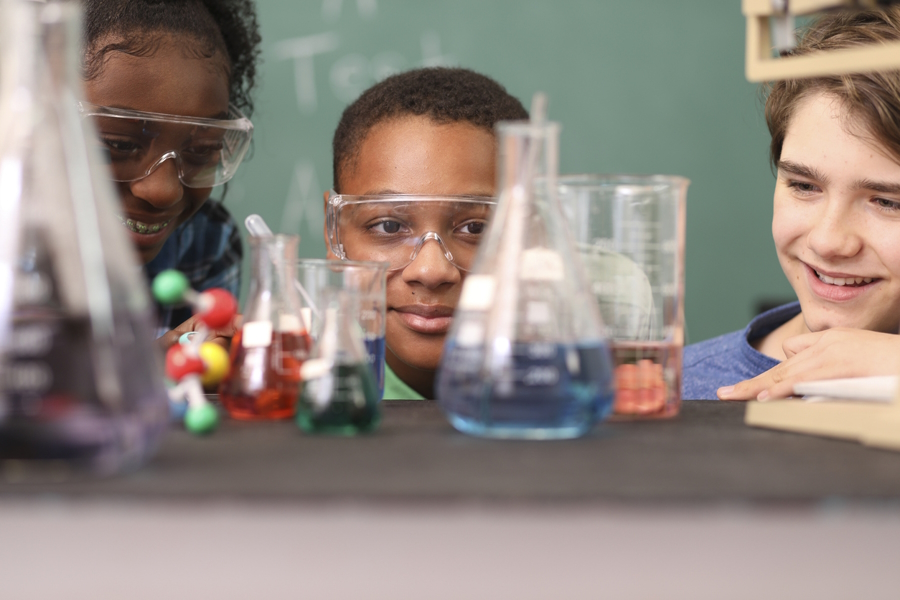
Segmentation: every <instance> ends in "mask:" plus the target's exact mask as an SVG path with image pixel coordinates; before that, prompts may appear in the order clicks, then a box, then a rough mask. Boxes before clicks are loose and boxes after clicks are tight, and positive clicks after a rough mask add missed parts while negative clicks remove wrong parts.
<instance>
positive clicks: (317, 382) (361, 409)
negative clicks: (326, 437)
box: [297, 363, 381, 435]
mask: <svg viewBox="0 0 900 600" xmlns="http://www.w3.org/2000/svg"><path fill="white" fill-rule="evenodd" d="M378 400H379V393H378V386H377V384H376V383H375V378H374V377H373V375H372V369H371V368H370V367H369V365H367V364H365V363H359V364H355V365H336V366H335V367H334V368H333V369H332V370H331V372H330V373H329V374H328V375H326V376H324V377H320V378H317V379H312V380H310V381H306V382H304V383H303V390H302V391H301V392H300V400H299V402H298V403H297V425H299V426H300V429H302V430H304V431H307V432H310V433H329V434H336V435H356V434H357V433H364V432H368V431H372V430H373V429H375V428H376V427H377V426H378V423H379V421H380V420H381V413H380V411H379V410H378Z"/></svg>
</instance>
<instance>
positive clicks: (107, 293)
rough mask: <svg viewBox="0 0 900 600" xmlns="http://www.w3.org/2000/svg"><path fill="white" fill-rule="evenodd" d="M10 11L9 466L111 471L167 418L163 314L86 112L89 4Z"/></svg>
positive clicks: (4, 417)
mask: <svg viewBox="0 0 900 600" xmlns="http://www.w3.org/2000/svg"><path fill="white" fill-rule="evenodd" d="M2 10H3V13H2V18H0V27H2V28H3V31H2V35H0V39H2V42H3V49H2V52H0V57H2V61H3V62H2V66H0V76H2V78H3V79H2V85H0V462H5V463H6V465H7V467H8V469H7V471H8V472H22V473H23V474H24V475H25V476H28V475H29V474H30V473H38V474H40V473H41V472H42V470H43V469H47V468H49V469H51V470H52V476H53V477H57V476H65V474H66V473H67V472H69V471H71V470H73V469H77V470H82V469H83V470H88V471H92V472H97V473H110V472H114V471H117V470H120V469H123V468H129V467H133V466H135V465H137V464H139V463H140V462H141V461H142V460H144V459H145V458H147V457H148V456H149V454H150V453H151V451H152V450H153V449H154V448H155V446H156V444H157V442H158V440H159V438H160V436H161V434H162V433H163V432H164V431H165V426H166V424H167V421H168V403H167V399H166V392H165V387H164V385H163V376H162V365H161V361H160V358H159V357H158V356H157V349H156V347H155V344H154V343H153V337H152V328H151V322H152V313H151V305H150V303H149V300H148V296H147V291H146V285H145V284H144V283H143V281H142V279H141V277H140V268H139V266H138V261H137V256H136V255H135V253H134V250H133V248H132V247H131V244H130V242H129V240H128V239H127V237H126V234H125V232H124V230H123V229H122V227H121V226H120V225H119V224H117V223H116V221H115V214H116V206H117V204H118V200H117V198H116V197H115V192H114V190H113V188H112V185H111V184H110V182H109V175H108V173H107V171H106V169H105V168H104V167H103V166H102V164H100V161H99V157H98V156H95V147H96V142H95V141H94V140H95V139H96V137H95V136H96V134H95V133H94V132H93V131H92V130H91V127H90V124H89V123H88V122H86V121H83V120H82V118H81V117H80V116H79V112H78V98H77V97H76V90H78V89H79V88H80V86H81V81H80V75H79V57H80V55H81V52H80V44H81V19H80V3H79V2H75V1H60V2H33V1H28V0H6V1H5V2H4V3H3V5H2Z"/></svg>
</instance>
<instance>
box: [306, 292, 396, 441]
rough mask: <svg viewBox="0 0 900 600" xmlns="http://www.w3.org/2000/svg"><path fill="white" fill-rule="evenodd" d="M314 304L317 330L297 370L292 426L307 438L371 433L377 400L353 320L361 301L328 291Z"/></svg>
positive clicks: (346, 294)
mask: <svg viewBox="0 0 900 600" xmlns="http://www.w3.org/2000/svg"><path fill="white" fill-rule="evenodd" d="M318 300H319V303H318V305H317V308H318V310H319V311H320V313H321V321H322V326H321V328H320V329H319V331H318V332H317V334H318V335H317V336H316V341H315V344H314V346H313V351H312V354H311V356H310V358H309V360H307V361H306V362H305V363H304V364H303V368H302V369H301V373H302V377H303V389H302V391H301V393H300V400H299V402H298V403H297V424H298V425H299V426H300V428H301V429H303V430H304V431H307V432H311V433H336V434H341V435H353V434H356V433H361V432H367V431H371V430H372V429H374V428H375V427H376V426H377V425H378V422H379V418H380V413H379V410H378V401H379V400H380V399H381V396H380V393H379V390H378V386H377V385H376V383H375V375H374V373H373V372H372V368H371V367H370V365H369V360H368V356H367V351H366V348H365V346H364V345H363V338H362V333H363V330H362V329H361V328H360V326H359V324H358V320H357V319H358V316H359V312H360V309H359V300H360V298H359V297H358V296H355V295H351V293H350V292H349V291H348V290H345V289H340V288H333V287H332V288H327V289H326V290H323V292H322V293H321V294H319V296H318Z"/></svg>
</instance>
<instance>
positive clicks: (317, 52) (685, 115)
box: [226, 0, 793, 342]
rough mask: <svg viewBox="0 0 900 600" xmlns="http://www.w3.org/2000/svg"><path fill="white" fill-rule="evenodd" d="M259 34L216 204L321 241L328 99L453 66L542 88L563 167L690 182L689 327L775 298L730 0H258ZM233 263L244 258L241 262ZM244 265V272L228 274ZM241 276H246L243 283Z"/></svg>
mask: <svg viewBox="0 0 900 600" xmlns="http://www.w3.org/2000/svg"><path fill="white" fill-rule="evenodd" d="M258 7H259V14H260V23H261V27H262V34H263V61H264V62H263V67H262V80H261V86H260V89H259V93H258V95H257V109H256V113H255V115H254V123H255V124H256V136H255V147H254V150H253V155H252V158H251V160H250V161H249V162H247V163H246V164H245V165H244V166H242V167H241V172H240V173H239V174H238V176H237V177H236V178H235V180H234V181H233V183H232V185H231V186H230V189H229V191H228V195H227V198H226V204H227V205H228V206H229V208H230V209H231V210H232V212H233V213H234V214H235V216H236V217H238V218H239V219H241V220H243V218H244V217H245V216H246V215H248V214H250V213H254V212H256V213H259V214H261V215H262V216H263V217H264V218H265V219H266V220H267V221H268V222H269V223H270V224H271V225H272V227H273V229H276V230H278V231H283V232H292V233H300V234H301V236H302V242H301V255H303V256H323V255H324V251H325V250H324V248H325V246H324V242H323V238H322V224H323V220H324V218H323V213H322V193H323V191H325V190H327V189H328V188H329V187H330V186H331V176H332V174H331V135H332V133H333V131H334V127H335V125H336V124H337V120H338V118H339V116H340V114H341V111H342V110H343V109H344V107H345V106H346V105H347V104H348V103H349V102H351V101H352V100H353V99H354V98H355V97H356V96H357V95H358V94H359V93H360V92H361V91H362V90H363V89H365V88H366V87H368V86H370V85H371V84H373V83H374V82H376V81H377V80H379V79H381V78H383V77H385V76H387V75H389V74H391V73H393V72H396V71H398V70H404V69H409V68H413V67H417V66H422V65H460V66H465V67H469V68H472V69H475V70H477V71H480V72H483V73H485V74H487V75H490V76H492V77H494V78H496V79H497V80H498V81H500V82H501V83H502V84H503V85H505V86H506V88H507V89H508V90H509V91H510V92H511V93H513V94H514V95H516V96H517V97H519V98H520V99H522V100H523V103H525V104H526V105H527V104H528V102H529V99H530V98H531V95H532V94H533V93H534V92H535V91H538V90H543V91H545V92H546V93H547V94H548V96H549V100H550V104H549V114H550V117H551V118H552V119H553V120H557V121H560V122H561V123H562V126H563V130H562V138H561V164H560V169H561V172H563V173H576V172H633V173H667V174H677V175H683V176H685V177H688V178H690V179H691V181H692V184H691V187H690V190H689V193H688V224H687V258H686V273H687V275H686V277H687V286H686V316H687V327H688V330H687V333H688V340H689V341H692V342H696V341H701V340H703V339H706V338H709V337H712V336H714V335H718V334H721V333H724V332H726V331H729V330H733V329H737V328H739V327H743V326H744V325H745V324H746V322H747V321H748V320H749V318H750V317H751V316H752V315H753V313H754V310H755V306H756V304H757V302H758V301H759V300H761V299H768V298H776V299H778V298H788V299H789V298H792V296H793V295H792V292H791V289H790V287H789V286H788V284H787V282H786V281H785V279H784V277H783V275H782V273H781V269H780V268H779V266H778V261H777V259H776V257H775V252H774V249H773V246H772V241H771V233H770V226H769V224H770V220H771V210H772V209H771V202H772V190H773V185H774V179H773V177H772V174H771V172H770V170H769V167H768V163H767V155H766V152H767V144H768V134H767V132H766V128H765V123H764V121H763V118H762V111H761V105H760V102H759V99H758V92H757V88H756V86H755V85H753V84H750V83H747V82H746V81H745V80H744V75H743V60H744V57H743V52H744V21H743V17H742V15H741V9H740V2H739V0H731V1H728V2H723V1H722V0H703V1H701V0H693V1H692V0H678V1H672V0H615V1H614V0H609V1H603V0H258ZM245 272H246V271H245ZM245 279H246V276H245ZM245 289H246V282H245Z"/></svg>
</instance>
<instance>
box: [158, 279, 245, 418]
mask: <svg viewBox="0 0 900 600" xmlns="http://www.w3.org/2000/svg"><path fill="white" fill-rule="evenodd" d="M153 296H154V297H155V298H156V299H157V301H159V302H160V303H161V304H179V303H183V302H187V303H188V304H190V305H191V306H193V307H194V311H195V313H196V315H197V319H198V321H199V322H200V327H199V328H198V329H197V330H196V331H191V332H189V333H186V334H184V335H183V336H181V338H180V339H179V340H178V343H177V344H175V345H174V346H172V347H171V348H169V350H168V352H166V375H167V376H168V377H169V379H171V380H172V381H173V382H175V384H176V385H175V386H174V387H172V388H170V389H169V402H170V407H171V410H172V414H173V415H174V416H176V417H181V416H183V418H184V426H185V428H186V429H187V430H188V431H190V432H191V433H195V434H204V433H209V432H211V431H212V430H213V429H215V428H216V425H218V423H219V412H218V411H217V410H216V407H215V406H213V405H212V404H210V403H209V402H208V401H207V400H206V396H205V395H204V394H203V386H204V385H206V386H215V385H217V384H218V383H219V381H221V380H222V378H224V377H225V375H227V374H228V368H229V360H228V353H227V352H226V351H225V349H224V348H222V347H221V346H219V345H217V344H214V343H212V342H208V341H207V339H209V337H210V332H211V330H212V329H216V328H219V327H224V326H225V325H227V324H228V323H230V322H231V320H232V319H233V318H234V315H235V314H236V313H237V302H236V301H235V299H234V296H232V295H231V294H230V293H229V292H227V291H225V290H223V289H219V288H213V289H210V290H206V291H205V292H200V293H198V292H196V291H194V290H192V289H191V288H190V284H189V283H188V280H187V277H185V276H184V274H182V273H181V272H179V271H175V270H171V269H170V270H168V271H163V272H162V273H160V274H159V275H157V276H156V278H155V279H154V280H153Z"/></svg>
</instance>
